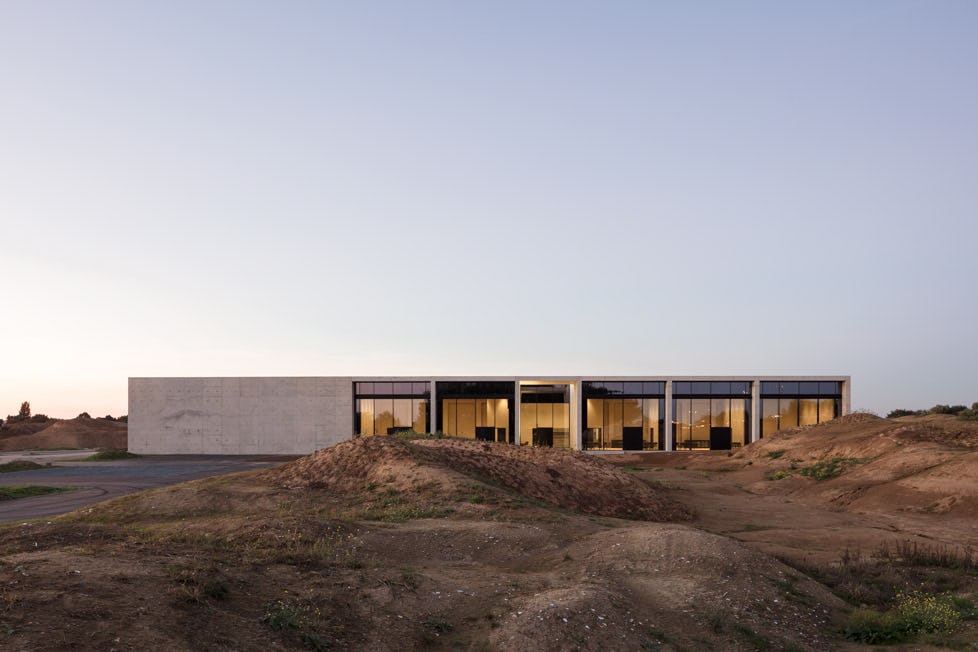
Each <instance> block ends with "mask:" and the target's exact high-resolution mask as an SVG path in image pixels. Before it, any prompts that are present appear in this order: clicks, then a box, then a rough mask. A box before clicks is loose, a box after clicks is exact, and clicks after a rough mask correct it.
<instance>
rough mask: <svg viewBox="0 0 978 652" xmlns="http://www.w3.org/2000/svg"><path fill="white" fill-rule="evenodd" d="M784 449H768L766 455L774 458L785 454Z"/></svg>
mask: <svg viewBox="0 0 978 652" xmlns="http://www.w3.org/2000/svg"><path fill="white" fill-rule="evenodd" d="M785 452H786V451H768V452H767V456H768V457H770V458H771V459H772V460H776V459H778V458H780V457H781V456H782V455H784V454H785Z"/></svg>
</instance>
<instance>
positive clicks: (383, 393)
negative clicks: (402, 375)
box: [354, 382, 430, 436]
mask: <svg viewBox="0 0 978 652" xmlns="http://www.w3.org/2000/svg"><path fill="white" fill-rule="evenodd" d="M429 395H430V383H427V382H398V383H394V382H391V383H386V382H372V383H356V384H355V406H356V413H355V415H354V417H355V418H354V429H355V431H356V434H357V435H361V436H369V435H392V434H394V433H396V432H403V431H414V432H428V431H429V418H428V412H429V409H428V406H429V398H428V397H429Z"/></svg>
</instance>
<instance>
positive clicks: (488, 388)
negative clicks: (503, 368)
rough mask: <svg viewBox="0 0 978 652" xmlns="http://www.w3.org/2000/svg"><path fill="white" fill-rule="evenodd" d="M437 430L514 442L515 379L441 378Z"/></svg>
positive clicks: (454, 435)
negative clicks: (446, 380) (463, 380)
mask: <svg viewBox="0 0 978 652" xmlns="http://www.w3.org/2000/svg"><path fill="white" fill-rule="evenodd" d="M435 389H436V394H437V396H438V431H439V432H444V433H445V434H446V435H452V436H453V437H465V438H468V439H480V440H483V441H497V442H512V441H513V432H514V428H513V426H514V422H513V420H514V414H513V410H512V409H511V405H512V401H513V398H514V397H515V395H516V383H514V382H497V381H472V382H455V381H452V382H439V383H437V385H436V388H435Z"/></svg>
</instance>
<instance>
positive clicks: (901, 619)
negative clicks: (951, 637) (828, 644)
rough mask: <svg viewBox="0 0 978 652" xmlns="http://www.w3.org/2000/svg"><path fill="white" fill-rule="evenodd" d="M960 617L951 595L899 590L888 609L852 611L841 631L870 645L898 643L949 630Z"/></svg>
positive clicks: (847, 636) (848, 636)
mask: <svg viewBox="0 0 978 652" xmlns="http://www.w3.org/2000/svg"><path fill="white" fill-rule="evenodd" d="M960 621H961V612H960V611H959V610H958V608H957V606H956V604H955V601H954V599H953V598H952V597H951V596H948V595H933V594H929V593H921V592H919V591H915V592H913V593H900V594H898V595H897V604H896V606H895V607H894V608H892V609H889V610H888V611H876V610H875V609H857V610H855V611H853V612H852V613H851V614H850V615H849V622H848V623H847V624H846V627H845V630H844V632H843V633H844V634H845V637H846V638H848V639H849V640H851V641H857V642H859V643H866V644H870V645H878V644H880V643H899V642H901V641H906V640H908V639H910V638H912V637H914V636H916V635H917V634H948V633H950V632H951V630H953V629H954V628H955V626H957V624H958V623H959V622H960Z"/></svg>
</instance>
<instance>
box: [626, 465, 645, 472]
mask: <svg viewBox="0 0 978 652" xmlns="http://www.w3.org/2000/svg"><path fill="white" fill-rule="evenodd" d="M621 470H622V471H645V470H646V469H644V468H642V467H641V466H623V467H621Z"/></svg>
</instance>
